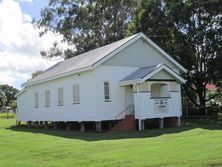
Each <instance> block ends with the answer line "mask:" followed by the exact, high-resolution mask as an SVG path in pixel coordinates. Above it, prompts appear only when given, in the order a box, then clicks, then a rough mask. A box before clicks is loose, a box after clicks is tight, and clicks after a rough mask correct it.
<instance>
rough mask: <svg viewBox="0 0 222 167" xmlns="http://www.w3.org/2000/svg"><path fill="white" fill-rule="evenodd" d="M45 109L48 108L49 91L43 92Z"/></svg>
mask: <svg viewBox="0 0 222 167" xmlns="http://www.w3.org/2000/svg"><path fill="white" fill-rule="evenodd" d="M45 107H50V91H49V90H46V91H45Z"/></svg>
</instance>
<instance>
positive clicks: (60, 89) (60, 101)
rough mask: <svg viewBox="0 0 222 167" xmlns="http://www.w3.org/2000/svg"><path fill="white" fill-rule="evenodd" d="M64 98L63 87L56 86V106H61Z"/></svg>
mask: <svg viewBox="0 0 222 167" xmlns="http://www.w3.org/2000/svg"><path fill="white" fill-rule="evenodd" d="M63 104H64V99H63V88H58V106H63Z"/></svg>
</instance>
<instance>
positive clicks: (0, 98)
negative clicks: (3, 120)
mask: <svg viewBox="0 0 222 167" xmlns="http://www.w3.org/2000/svg"><path fill="white" fill-rule="evenodd" d="M6 102H7V98H6V96H5V93H4V92H3V91H2V90H0V108H1V107H4V106H5V103H6Z"/></svg>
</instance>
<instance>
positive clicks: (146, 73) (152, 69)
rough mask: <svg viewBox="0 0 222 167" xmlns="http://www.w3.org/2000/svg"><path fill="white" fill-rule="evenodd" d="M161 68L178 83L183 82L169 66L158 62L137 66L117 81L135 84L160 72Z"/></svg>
mask: <svg viewBox="0 0 222 167" xmlns="http://www.w3.org/2000/svg"><path fill="white" fill-rule="evenodd" d="M161 70H165V71H166V72H167V73H168V74H170V75H171V76H173V78H175V80H177V81H178V82H179V83H185V82H186V81H185V80H184V79H183V78H182V77H181V76H180V75H179V74H177V73H176V72H175V71H174V70H172V69H171V68H169V67H168V66H167V65H165V64H158V65H153V66H147V67H142V68H139V69H138V70H136V71H134V72H132V73H131V74H129V75H128V76H126V77H125V78H123V79H122V80H120V81H119V83H120V85H129V84H136V83H142V82H144V81H146V80H148V79H150V78H151V77H153V76H154V75H155V74H157V73H158V72H160V71H161Z"/></svg>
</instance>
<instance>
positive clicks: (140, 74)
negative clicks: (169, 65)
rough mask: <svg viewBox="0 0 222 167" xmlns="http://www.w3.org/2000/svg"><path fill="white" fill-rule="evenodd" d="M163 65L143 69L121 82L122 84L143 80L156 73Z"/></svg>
mask: <svg viewBox="0 0 222 167" xmlns="http://www.w3.org/2000/svg"><path fill="white" fill-rule="evenodd" d="M161 65H162V64H158V65H153V66H147V67H141V68H139V69H138V70H136V71H134V72H132V73H131V74H130V75H128V76H126V77H125V78H123V79H122V80H120V82H124V81H132V80H138V79H143V78H144V77H145V76H147V75H148V74H150V73H151V72H153V71H155V70H156V69H157V68H158V67H160V66H161Z"/></svg>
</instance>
